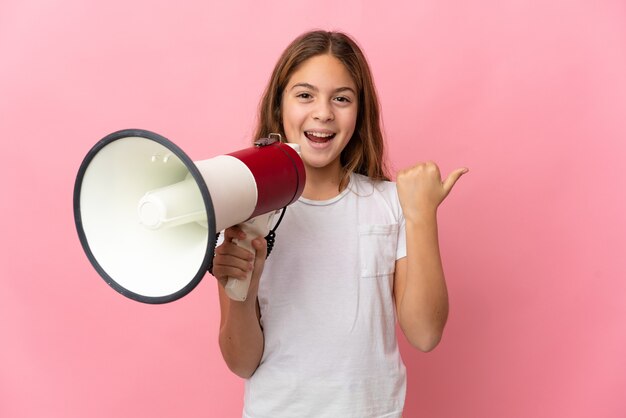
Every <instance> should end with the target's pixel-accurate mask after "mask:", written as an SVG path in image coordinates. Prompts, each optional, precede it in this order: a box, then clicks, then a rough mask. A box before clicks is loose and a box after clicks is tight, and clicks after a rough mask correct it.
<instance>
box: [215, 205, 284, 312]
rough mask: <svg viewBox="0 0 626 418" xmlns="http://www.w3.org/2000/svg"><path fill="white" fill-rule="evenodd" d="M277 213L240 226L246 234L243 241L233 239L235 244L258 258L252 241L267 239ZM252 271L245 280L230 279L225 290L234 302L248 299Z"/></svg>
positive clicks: (265, 215)
mask: <svg viewBox="0 0 626 418" xmlns="http://www.w3.org/2000/svg"><path fill="white" fill-rule="evenodd" d="M275 213H276V212H275V211H271V212H269V213H265V214H263V215H259V216H256V217H254V218H252V219H249V220H247V221H246V222H244V223H242V224H239V227H240V228H241V230H242V231H243V232H244V233H245V234H246V238H245V239H243V240H237V239H233V241H232V242H233V243H235V244H237V245H238V246H239V247H241V248H245V249H246V250H248V251H250V252H251V253H252V254H253V255H255V256H256V250H255V249H254V247H252V240H253V239H255V238H256V237H265V236H267V234H269V232H270V223H271V222H272V219H273V218H274V214H275ZM251 278H252V271H249V272H248V274H247V275H246V278H245V279H243V280H242V279H234V278H232V277H231V278H229V279H228V282H227V283H226V286H225V287H224V290H226V294H227V295H228V297H229V298H231V299H232V300H236V301H239V302H243V301H245V300H246V299H247V298H248V289H249V288H250V279H251Z"/></svg>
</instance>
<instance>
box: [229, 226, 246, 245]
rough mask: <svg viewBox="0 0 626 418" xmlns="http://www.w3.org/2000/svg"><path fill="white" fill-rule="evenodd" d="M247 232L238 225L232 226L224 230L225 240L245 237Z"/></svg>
mask: <svg viewBox="0 0 626 418" xmlns="http://www.w3.org/2000/svg"><path fill="white" fill-rule="evenodd" d="M245 238H246V234H245V232H243V231H242V230H241V228H239V227H238V226H231V227H230V228H226V230H225V231H224V241H226V242H231V241H232V240H233V239H245Z"/></svg>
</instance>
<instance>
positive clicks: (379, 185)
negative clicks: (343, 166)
mask: <svg viewBox="0 0 626 418" xmlns="http://www.w3.org/2000/svg"><path fill="white" fill-rule="evenodd" d="M352 178H353V180H352V182H351V186H352V187H353V191H355V192H356V193H357V194H358V195H361V196H367V195H378V196H381V197H383V198H387V199H390V200H397V199H398V190H397V187H396V183H395V182H393V181H386V180H372V179H371V178H369V177H367V176H364V175H362V174H357V173H352Z"/></svg>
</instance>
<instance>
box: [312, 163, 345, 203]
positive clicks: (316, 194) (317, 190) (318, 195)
mask: <svg viewBox="0 0 626 418" xmlns="http://www.w3.org/2000/svg"><path fill="white" fill-rule="evenodd" d="M305 169H306V184H305V185H304V191H303V192H302V197H304V198H306V199H310V200H328V199H332V198H333V197H335V196H337V195H338V194H339V193H340V192H341V190H340V186H343V187H344V188H345V186H346V185H345V184H344V185H340V182H341V169H340V167H339V166H337V167H322V168H315V167H305Z"/></svg>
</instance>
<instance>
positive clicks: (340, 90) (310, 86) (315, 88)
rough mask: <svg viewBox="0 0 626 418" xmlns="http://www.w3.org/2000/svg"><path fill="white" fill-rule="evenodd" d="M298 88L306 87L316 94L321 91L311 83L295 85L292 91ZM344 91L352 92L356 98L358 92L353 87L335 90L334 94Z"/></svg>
mask: <svg viewBox="0 0 626 418" xmlns="http://www.w3.org/2000/svg"><path fill="white" fill-rule="evenodd" d="M296 87H304V88H305V89H309V90H313V91H315V92H317V91H319V89H318V88H317V87H315V86H314V85H313V84H309V83H297V84H294V85H293V86H292V87H291V89H290V90H293V89H295V88H296ZM343 91H350V92H352V94H354V95H355V96H356V91H354V89H353V88H352V87H339V88H338V89H335V91H334V93H341V92H343Z"/></svg>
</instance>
